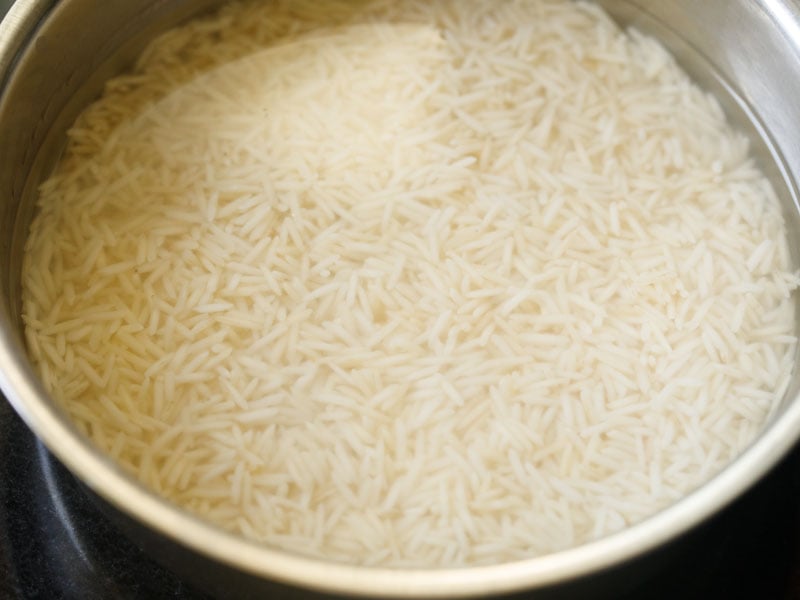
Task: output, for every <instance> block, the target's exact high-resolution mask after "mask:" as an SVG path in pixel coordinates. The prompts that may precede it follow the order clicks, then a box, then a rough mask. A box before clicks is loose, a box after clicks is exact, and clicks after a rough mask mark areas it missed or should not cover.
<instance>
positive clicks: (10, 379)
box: [0, 0, 800, 597]
mask: <svg viewBox="0 0 800 600" xmlns="http://www.w3.org/2000/svg"><path fill="white" fill-rule="evenodd" d="M56 4H57V2H56V1H55V0H17V1H16V3H15V4H14V5H13V6H12V8H11V9H10V11H9V13H8V14H7V16H6V18H5V19H4V20H3V21H2V23H0V82H3V86H4V87H5V82H7V81H8V78H9V77H10V76H11V74H12V73H13V70H14V67H15V62H16V57H17V56H19V55H21V54H22V53H24V51H25V50H26V49H27V44H28V42H29V41H30V39H31V37H32V36H33V34H34V32H35V30H36V28H37V27H38V24H40V23H41V22H42V21H43V19H45V18H46V17H47V15H48V14H49V12H50V11H51V10H52V9H53V7H54V6H55V5H56ZM760 4H761V8H762V10H764V12H766V13H767V14H768V15H769V16H770V18H771V20H772V22H773V24H774V25H775V27H777V28H779V29H780V30H781V31H782V32H783V33H784V35H786V36H787V37H788V38H789V39H790V40H791V42H792V45H793V46H794V48H795V49H796V50H798V53H800V12H799V11H798V10H797V8H791V7H789V6H788V5H787V3H786V0H761V2H760ZM3 92H4V90H0V94H3ZM2 101H3V100H2V96H0V102H2ZM765 139H766V138H765ZM772 150H773V153H774V154H775V155H776V156H777V152H774V151H775V148H772ZM780 166H781V167H782V169H783V171H784V173H783V174H784V176H786V169H785V167H784V166H783V165H780ZM15 331H16V326H15V324H14V323H12V322H11V318H10V316H9V315H8V314H7V312H6V311H0V389H2V391H3V392H4V394H5V396H6V398H7V399H8V400H9V402H10V403H11V405H12V406H13V407H14V409H15V410H16V411H17V413H18V414H19V415H20V416H21V417H22V419H23V420H24V421H25V422H26V423H27V425H28V426H29V427H30V428H31V429H32V430H33V432H34V433H35V434H36V436H37V437H38V438H39V439H40V440H41V441H42V442H43V443H44V444H45V446H46V447H47V448H48V449H49V450H50V451H51V452H52V453H53V454H54V455H55V456H56V457H57V458H58V459H59V460H60V461H62V462H63V463H64V464H65V465H66V466H67V467H68V468H69V470H70V471H71V472H72V473H73V474H75V475H76V476H77V477H79V478H80V479H81V480H82V481H83V482H84V483H85V484H87V485H88V486H89V487H90V488H91V489H92V490H93V491H94V492H95V493H97V494H98V495H99V496H101V497H102V498H104V499H105V500H107V501H108V502H110V503H111V504H112V505H113V506H115V507H116V508H118V509H120V510H121V511H123V512H124V513H126V514H127V515H130V516H131V517H133V518H134V519H136V520H138V521H140V522H141V523H143V524H145V525H146V526H148V527H150V528H152V529H154V530H156V531H157V532H159V533H160V534H163V535H165V536H167V537H168V538H170V539H172V540H174V541H176V542H178V543H180V544H182V545H184V546H186V547H188V548H189V549H191V550H193V551H195V552H197V553H198V554H201V555H204V556H206V557H209V558H211V559H214V560H216V561H219V562H220V563H223V564H226V565H228V566H230V567H233V568H235V569H239V570H241V571H244V572H247V573H249V574H252V575H256V576H259V577H262V578H265V579H269V580H274V581H279V582H283V583H286V584H290V585H295V586H300V587H307V588H312V589H316V590H318V591H324V592H335V593H345V594H351V595H360V596H386V595H390V596H395V597H445V596H453V595H457V596H478V595H484V594H497V593H508V592H514V591H520V590H523V589H535V588H542V587H546V586H550V585H554V584H558V583H561V582H565V581H573V580H576V579H579V578H581V577H585V576H588V575H591V574H594V573H597V572H599V571H601V570H603V569H607V568H611V567H614V566H617V565H619V564H621V563H623V562H625V561H628V560H630V559H633V558H635V557H637V556H640V555H642V554H645V553H647V552H649V551H651V550H653V549H655V548H656V547H658V546H660V545H662V544H664V543H666V542H668V541H671V540H673V539H675V538H677V537H678V536H680V535H681V534H683V533H685V532H687V531H688V530H689V529H691V528H692V527H693V526H695V525H697V524H698V523H700V522H701V521H703V520H704V519H706V518H707V517H709V516H710V515H712V514H713V513H715V512H717V511H718V510H720V509H721V508H723V507H724V506H725V505H727V504H729V503H730V502H731V501H732V500H734V499H735V498H736V497H737V496H738V495H740V494H741V493H742V492H744V491H745V490H746V489H747V488H749V487H750V486H752V485H753V484H754V483H755V482H756V481H757V480H758V479H760V478H761V477H762V476H763V475H764V474H765V473H766V472H767V471H769V470H770V469H771V468H772V467H773V466H775V465H776V464H777V463H778V461H779V460H780V459H781V458H782V457H783V456H784V455H785V454H786V453H787V452H788V451H789V449H790V448H791V447H792V446H793V444H794V443H795V441H796V440H797V438H798V437H800V401H798V398H797V397H795V398H792V400H791V401H790V402H789V403H788V406H787V407H786V409H785V410H784V412H783V413H782V414H780V415H779V418H776V419H774V420H773V421H772V422H771V423H770V424H769V425H768V426H767V428H766V429H765V430H764V431H763V432H762V433H761V435H760V436H759V437H758V438H757V439H756V440H755V441H754V442H753V443H752V444H751V446H750V447H749V448H747V449H746V450H745V451H744V452H743V453H742V454H741V455H740V456H739V457H738V458H737V459H736V460H735V461H733V462H732V463H730V464H729V465H728V466H727V467H726V468H725V469H723V470H722V471H721V472H720V473H718V474H717V475H716V476H715V477H714V478H713V479H711V480H709V481H708V482H706V483H705V484H703V485H702V486H701V487H699V488H698V489H696V490H695V491H693V492H691V493H690V494H689V495H687V496H685V497H684V498H682V499H681V500H679V501H677V502H675V503H674V504H672V505H670V506H668V507H667V508H665V509H663V510H661V511H660V512H658V513H656V514H654V515H652V516H651V517H649V518H647V519H645V520H644V521H641V522H640V523H637V524H635V525H632V526H630V527H627V528H626V529H624V530H622V531H620V532H618V533H615V534H611V535H608V536H606V537H603V538H600V539H598V540H596V541H592V542H589V543H586V544H583V545H581V546H577V547H574V548H569V549H566V550H563V551H559V552H556V553H553V554H548V555H544V556H539V557H533V558H529V559H524V560H519V561H515V562H508V563H500V564H495V565H488V566H470V567H460V568H441V569H439V568H437V569H422V568H414V569H411V568H397V569H393V568H376V567H364V566H354V565H347V564H342V563H333V562H327V561H324V560H321V559H316V558H311V557H306V556H302V555H299V554H294V553H290V552H287V551H282V550H278V549H274V548H270V547H267V546H265V545H262V544H259V543H257V542H254V541H249V540H246V539H244V538H242V537H240V536H237V535H234V534H232V533H229V532H226V531H224V530H222V529H220V528H218V527H217V526H215V525H212V524H210V523H208V522H206V521H203V520H201V519H200V518H198V517H195V516H193V515H191V514H189V513H187V512H185V511H184V510H183V509H181V508H180V507H178V506H177V505H174V504H172V503H171V502H169V501H167V500H166V499H163V498H161V497H159V496H157V495H155V494H154V493H152V492H150V491H149V490H148V489H146V488H145V487H144V486H143V485H142V484H141V483H139V482H138V480H136V479H134V478H133V477H132V476H131V475H128V474H127V473H126V472H123V471H122V470H121V469H120V468H119V467H118V466H117V465H116V464H114V463H113V461H112V460H111V459H110V458H108V457H107V456H105V455H104V454H103V453H102V452H101V451H100V450H99V449H98V448H96V447H95V446H94V445H92V444H91V443H90V442H89V441H88V440H87V439H86V438H85V437H84V436H83V435H82V434H80V433H79V432H78V430H77V429H76V428H75V427H74V426H73V425H72V423H71V422H70V421H69V419H68V417H67V415H66V414H65V413H64V412H63V411H61V410H60V409H58V408H56V407H55V405H54V404H53V403H52V401H51V400H49V397H48V394H47V392H46V391H45V390H44V388H43V386H42V385H41V383H39V381H38V379H37V377H36V375H35V374H34V373H33V371H32V368H31V366H30V365H29V364H28V362H27V360H26V358H25V351H24V348H23V346H22V344H21V342H20V340H19V339H18V337H17V335H16V334H15V333H14V332H15Z"/></svg>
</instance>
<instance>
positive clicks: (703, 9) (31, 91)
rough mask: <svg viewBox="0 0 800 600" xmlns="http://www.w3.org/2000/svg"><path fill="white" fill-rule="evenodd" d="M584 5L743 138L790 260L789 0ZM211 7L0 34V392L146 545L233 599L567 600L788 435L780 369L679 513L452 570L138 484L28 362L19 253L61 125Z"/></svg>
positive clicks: (84, 3) (700, 514)
mask: <svg viewBox="0 0 800 600" xmlns="http://www.w3.org/2000/svg"><path fill="white" fill-rule="evenodd" d="M599 1H600V4H602V5H603V6H604V8H606V10H607V11H608V12H609V13H610V14H611V15H612V16H613V17H614V18H615V19H617V20H618V21H619V22H620V23H621V24H622V25H634V26H635V27H637V28H638V29H640V30H642V31H644V32H645V33H649V34H652V35H654V36H656V37H657V38H658V39H660V40H661V41H662V43H663V44H664V45H665V46H666V47H667V48H669V49H670V50H671V51H672V52H673V53H674V54H675V55H676V57H677V58H678V60H679V62H680V63H681V64H682V66H683V67H684V69H685V70H686V71H688V72H689V74H690V75H692V76H693V77H694V79H695V80H696V81H698V82H699V83H700V84H701V85H702V86H703V87H705V88H706V89H707V90H709V91H711V92H713V93H714V94H716V95H717V97H718V98H719V99H720V100H721V102H722V105H723V107H724V108H725V110H726V111H727V113H728V116H729V118H730V119H731V120H732V121H733V122H734V124H735V125H736V126H738V127H739V128H740V129H742V130H744V131H745V132H747V133H748V134H749V135H750V137H751V139H752V147H753V151H754V152H755V155H756V157H757V159H758V160H759V162H760V163H761V167H762V169H763V170H764V171H765V172H766V173H767V174H768V176H769V177H770V178H771V179H772V182H773V185H774V187H775V189H776V191H777V193H778V195H779V197H780V198H781V199H782V202H783V205H784V212H785V217H786V221H787V228H788V231H789V235H790V240H791V241H792V242H794V243H793V244H792V253H793V260H794V261H795V264H800V255H799V254H798V247H797V244H796V241H797V240H800V216H799V215H798V207H800V204H798V194H797V181H798V180H799V179H800V142H798V139H800V138H799V137H798V136H797V135H796V133H795V129H796V125H797V124H798V123H800V103H798V102H797V101H796V99H797V98H800V4H798V3H796V2H793V1H792V0H706V1H705V2H696V1H694V0H668V1H665V2H658V3H655V2H648V1H647V0H599ZM219 3H220V2H219V1H217V0H115V1H114V2H104V1H102V0H61V1H57V0H17V2H16V4H15V5H14V7H13V8H12V9H11V11H10V13H9V14H8V16H7V17H6V19H5V20H4V21H3V23H2V25H0V84H2V96H0V139H1V140H2V144H1V145H0V228H2V236H0V261H2V264H3V265H4V269H3V276H2V278H1V279H0V307H1V308H0V387H2V390H3V392H4V393H5V395H6V396H7V398H8V399H9V401H10V402H11V404H12V405H13V406H14V408H15V409H16V410H17V412H18V413H19V414H20V415H21V416H22V418H23V419H24V420H25V421H26V423H27V424H28V425H29V426H30V427H31V429H32V430H33V431H34V432H35V433H36V434H37V436H39V438H40V439H41V440H42V441H43V442H44V444H45V445H46V446H47V447H48V448H49V449H50V450H51V451H52V452H53V453H54V454H55V455H56V456H57V457H58V458H59V459H60V460H61V461H62V462H63V463H64V464H65V465H66V466H67V467H68V468H69V469H70V470H71V471H72V472H73V473H74V474H75V475H76V476H77V477H78V478H79V479H80V480H81V481H82V482H83V483H84V484H85V486H86V487H87V488H88V489H89V490H90V493H92V494H96V495H97V496H98V497H99V498H101V499H102V500H100V501H101V502H102V503H103V504H104V505H106V506H108V507H109V508H108V510H109V511H110V512H112V513H113V514H115V515H116V517H115V518H116V519H117V520H118V522H119V523H120V524H121V526H122V527H123V528H124V529H125V530H126V531H128V532H129V533H130V534H131V535H132V536H134V537H136V538H137V539H138V540H140V541H141V543H142V544H143V545H145V546H146V547H147V548H148V549H151V550H152V551H153V552H154V553H156V554H160V555H161V556H162V558H163V559H164V560H165V561H166V562H168V563H170V564H171V565H174V566H176V567H177V568H178V569H179V570H181V571H183V572H184V573H189V574H190V576H192V574H194V576H195V578H196V580H198V581H200V582H201V583H204V584H205V583H207V582H208V579H209V575H210V574H212V573H213V574H214V577H217V574H219V573H222V574H224V575H223V576H220V577H219V578H217V579H216V581H218V582H220V581H222V582H224V585H221V586H220V589H227V590H228V592H230V593H232V594H234V596H235V597H244V595H245V590H262V591H263V590H267V589H274V588H270V586H272V585H274V582H280V583H282V584H285V585H288V586H299V587H303V588H312V589H314V590H317V591H321V592H329V593H338V594H348V595H369V596H376V595H389V596H403V597H444V596H476V595H486V594H501V593H510V592H517V591H522V590H532V589H536V590H542V591H543V590H550V591H552V589H553V586H555V585H559V586H565V585H566V586H567V587H568V588H569V589H572V590H580V589H582V588H581V585H582V582H586V581H587V577H591V578H593V579H589V580H588V581H597V580H598V578H599V580H602V579H603V575H601V573H606V574H608V573H612V574H613V573H615V572H618V570H619V569H620V568H622V566H623V565H624V564H626V563H627V562H628V561H631V560H634V559H639V558H641V557H644V556H645V555H648V554H649V553H651V552H652V551H653V550H654V549H657V548H661V547H664V546H666V545H667V544H668V543H669V542H672V541H674V540H676V539H678V538H679V537H681V536H682V535H683V534H685V533H686V532H687V531H689V530H690V529H692V528H693V527H695V526H697V525H698V524H699V523H701V522H702V521H704V520H706V519H708V518H709V517H710V516H711V515H713V514H714V513H715V512H717V511H719V510H720V509H721V508H723V507H724V506H726V505H727V504H729V503H730V502H731V501H732V500H733V499H735V498H736V497H737V496H739V495H741V494H742V493H743V492H744V491H745V490H746V489H748V488H749V487H750V486H752V485H753V484H754V483H755V482H757V481H758V480H759V479H760V478H761V477H762V476H763V475H764V474H765V473H766V472H767V471H768V470H769V469H770V468H772V467H773V466H774V465H775V464H776V463H777V462H778V461H779V460H780V459H781V457H782V456H784V455H785V454H786V453H787V451H788V450H789V449H790V448H791V447H792V445H793V444H794V443H795V442H796V440H797V439H798V437H800V401H798V398H797V396H798V391H799V390H800V374H798V372H797V370H795V373H794V377H793V380H792V383H791V385H790V386H789V390H788V392H787V394H786V396H785V397H784V399H783V401H782V403H781V406H780V407H779V409H778V410H777V411H776V412H775V414H774V416H773V417H772V418H771V420H770V421H769V423H768V424H767V426H766V428H765V429H764V431H763V432H762V434H761V435H760V436H759V437H758V439H757V440H756V441H755V442H754V443H753V444H752V445H751V446H750V447H749V448H748V449H747V450H746V451H745V452H744V453H743V454H742V455H741V456H740V457H739V458H738V459H737V460H736V461H734V462H733V463H732V464H730V465H729V466H728V467H727V468H726V469H724V470H723V471H722V472H721V473H719V474H718V475H717V476H716V477H714V478H713V479H712V480H711V481H709V482H707V483H706V484H705V485H703V486H702V487H701V488H699V489H698V490H696V491H695V492H693V493H691V494H690V495H688V496H687V497H685V498H684V499H682V500H680V501H679V502H677V503H675V504H673V505H672V506H670V507H668V508H666V509H665V510H663V511H661V512H659V513H658V514H655V515H653V516H652V517H650V518H648V519H647V520H645V521H643V522H641V523H639V524H637V525H635V526H632V527H629V528H628V529H625V530H623V531H621V532H619V533H617V534H614V535H611V536H608V537H605V538H602V539H599V540H597V541H594V542H592V543H589V544H585V545H583V546H580V547H577V548H573V549H569V550H565V551H562V552H558V553H555V554H551V555H547V556H542V557H538V558H532V559H528V560H523V561H518V562H514V563H505V564H499V565H493V566H485V567H470V568H460V569H435V570H434V569H430V570H424V569H385V568H366V567H354V566H347V565H341V564H334V563H330V562H325V561H321V560H316V559H310V558H306V557H302V556H299V555H295V554H291V553H288V552H283V551H280V550H276V549H272V548H268V547H265V546H262V545H259V544H256V543H254V542H250V541H247V540H244V539H242V538H240V537H238V536H235V535H232V534H229V533H226V532H224V531H222V530H220V529H218V528H216V527H214V526H212V525H210V524H208V523H206V522H204V521H201V520H199V519H197V518H195V517H193V516H192V515H189V514H187V513H186V512H184V511H182V510H181V509H179V508H177V507H175V506H174V505H172V504H170V503H168V502H167V501H165V500H163V499H161V498H159V497H157V496H155V495H154V494H152V493H151V492H149V491H148V490H147V489H145V488H144V487H142V486H141V485H140V484H139V483H138V482H137V481H135V480H133V479H132V478H131V477H130V476H128V475H127V474H126V473H124V472H123V471H122V470H120V469H119V468H118V467H117V466H116V465H115V464H114V463H113V462H112V461H111V460H110V459H109V458H108V457H106V456H105V455H103V454H102V453H101V452H100V451H99V450H98V449H97V448H95V447H94V446H93V445H91V444H90V443H89V442H88V440H87V439H86V438H84V437H83V436H82V435H81V434H80V433H78V431H77V430H76V429H75V427H74V426H73V425H72V423H71V422H70V419H69V418H68V417H67V415H66V414H65V413H64V412H63V411H62V410H61V409H60V408H59V407H58V405H57V404H56V403H55V402H54V401H53V400H52V399H51V398H50V397H49V396H48V394H47V393H46V391H45V390H44V388H43V386H42V384H41V383H40V381H39V380H38V378H37V375H36V374H35V372H34V369H33V368H32V366H31V364H30V363H29V361H28V360H27V358H26V352H25V347H24V341H23V335H22V324H21V319H20V269H21V257H22V250H23V246H24V242H25V236H26V232H27V230H28V227H29V225H30V222H31V219H32V216H33V211H34V206H35V198H36V189H37V186H38V184H39V183H40V182H41V181H42V180H43V179H44V178H45V177H46V176H47V175H48V173H49V172H50V170H51V169H52V168H53V166H54V164H55V162H56V160H57V158H58V156H59V153H60V151H61V149H62V148H63V144H64V142H65V131H66V129H67V127H69V125H71V123H72V122H73V121H74V120H75V118H76V117H77V115H78V114H79V113H80V111H81V110H82V109H83V108H84V107H85V106H86V105H87V104H88V103H89V102H90V101H91V100H92V99H93V98H95V97H96V96H97V95H98V94H99V92H100V90H101V89H102V86H103V83H104V81H106V80H107V79H108V78H110V77H111V76H113V75H115V74H117V73H119V72H121V71H122V70H124V68H125V67H126V66H127V65H129V64H131V62H132V60H133V59H134V58H135V57H136V56H137V54H138V53H139V52H140V51H141V50H142V49H143V47H144V46H145V44H146V43H147V42H148V41H149V40H150V39H152V38H153V36H155V35H157V34H158V33H159V32H162V31H164V30H166V29H168V28H169V27H171V26H174V25H176V24H178V23H180V22H182V21H184V20H186V19H188V18H190V17H191V16H192V15H195V14H198V13H200V12H202V11H206V10H209V9H211V8H213V7H214V6H215V5H217V4H219ZM165 540H167V542H166V543H165ZM673 548H674V546H673ZM187 557H188V558H187ZM198 561H199V562H198ZM187 565H189V566H187ZM285 589H293V588H285ZM583 589H584V591H585V588H583ZM593 589H596V588H593Z"/></svg>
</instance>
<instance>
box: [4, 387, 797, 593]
mask: <svg viewBox="0 0 800 600" xmlns="http://www.w3.org/2000/svg"><path fill="white" fill-rule="evenodd" d="M523 597H524V596H523ZM530 597H532V598H533V597H535V594H531V595H530ZM0 598H2V599H9V600H17V599H25V600H27V599H31V598H42V599H47V600H50V599H59V598H61V599H64V600H72V599H75V600H95V599H97V600H117V599H119V600H139V599H143V600H144V599H147V600H150V599H158V598H171V599H174V600H199V599H205V598H209V596H207V595H205V594H203V593H202V592H201V591H198V590H196V589H193V588H192V587H191V586H190V585H189V584H187V583H185V582H183V581H181V579H180V578H179V577H177V576H176V575H174V574H173V573H171V572H170V571H169V570H167V569H166V568H164V567H162V566H160V565H159V564H157V563H156V562H155V561H154V560H153V559H151V558H150V557H148V556H147V555H146V554H145V553H144V552H143V551H142V550H140V549H139V548H138V547H137V546H136V545H135V544H134V543H133V542H132V541H130V540H129V539H127V538H126V537H125V536H124V535H123V534H122V533H120V532H119V531H118V530H117V529H116V528H115V526H114V525H113V524H112V523H111V522H109V521H108V519H107V518H106V516H105V515H104V513H103V512H102V511H101V510H99V509H98V507H97V505H96V504H95V502H94V501H93V500H91V499H90V498H89V496H87V494H86V492H85V490H84V488H82V487H81V485H80V484H79V483H78V482H77V481H76V480H75V479H74V478H73V477H72V476H71V475H70V474H69V472H68V471H66V469H64V467H62V466H61V464H60V463H59V462H58V461H56V460H55V459H54V458H53V457H52V456H51V455H50V454H49V453H48V452H47V450H45V449H44V447H43V446H42V444H41V443H40V442H38V440H37V439H36V438H35V437H34V436H33V434H32V433H31V432H30V431H29V430H28V429H27V427H26V426H25V425H24V424H23V423H22V421H21V420H20V419H19V418H18V417H17V416H16V414H15V413H14V412H13V411H12V410H11V408H10V407H9V406H8V404H7V403H6V402H5V401H4V400H2V399H0ZM621 598H624V599H625V600H636V599H639V598H648V599H654V598H655V599H658V598H664V599H666V598H681V599H684V598H698V599H699V598H703V599H708V598H757V599H761V598H765V599H772V598H775V599H786V600H789V599H792V600H795V599H800V447H798V448H796V449H795V450H794V451H793V452H792V453H791V454H790V455H789V456H788V457H787V458H786V459H785V460H784V461H783V462H782V463H781V464H780V465H779V466H778V467H777V468H776V469H775V470H774V471H773V472H772V473H771V474H770V475H769V476H768V477H767V478H765V479H764V480H763V481H762V482H761V483H760V484H759V485H758V486H757V487H756V488H755V489H753V490H752V491H751V492H750V493H748V494H746V495H745V496H744V497H743V498H741V499H740V500H739V501H738V502H736V503H735V504H733V505H732V506H731V507H729V508H728V509H727V510H725V511H723V512H722V513H721V514H720V515H718V516H717V517H716V518H714V519H713V520H711V521H710V522H709V523H707V524H706V525H704V526H703V527H701V528H700V529H699V530H696V531H695V532H693V533H692V535H691V537H690V538H689V542H688V543H686V544H684V546H683V547H682V550H681V552H680V553H678V555H677V556H676V557H674V558H672V559H671V560H670V561H669V562H668V563H665V565H664V566H663V568H660V569H659V570H658V571H657V572H656V573H655V575H654V576H652V577H650V578H649V579H647V580H646V581H644V582H643V583H641V584H639V585H637V586H636V587H635V589H634V590H632V591H630V592H629V593H627V594H625V595H624V596H621Z"/></svg>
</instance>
